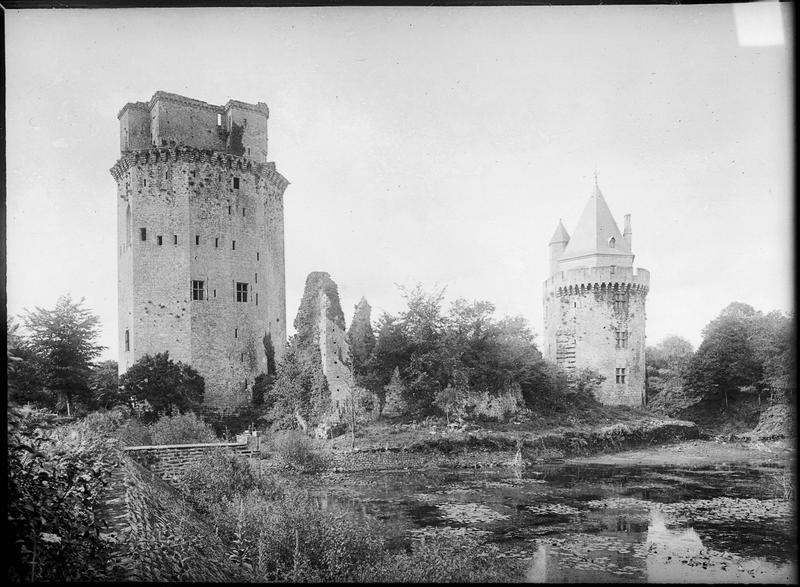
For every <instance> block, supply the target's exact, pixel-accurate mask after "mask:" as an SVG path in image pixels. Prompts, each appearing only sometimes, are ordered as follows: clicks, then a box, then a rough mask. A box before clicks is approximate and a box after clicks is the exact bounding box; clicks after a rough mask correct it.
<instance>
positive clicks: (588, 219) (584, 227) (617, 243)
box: [556, 184, 631, 260]
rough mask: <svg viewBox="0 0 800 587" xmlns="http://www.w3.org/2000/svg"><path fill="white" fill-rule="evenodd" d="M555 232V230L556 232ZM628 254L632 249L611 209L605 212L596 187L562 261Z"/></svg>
mask: <svg viewBox="0 0 800 587" xmlns="http://www.w3.org/2000/svg"><path fill="white" fill-rule="evenodd" d="M556 232H558V231H556ZM612 238H613V239H614V246H613V247H612V246H611V239H612ZM592 254H601V255H626V256H629V255H631V250H630V249H629V248H628V245H627V244H626V243H625V240H624V239H623V238H622V233H621V232H620V231H619V227H618V226H617V223H616V222H615V221H614V217H613V216H612V215H611V210H609V209H608V204H606V200H605V198H603V194H602V193H600V188H599V187H598V186H597V184H595V186H594V192H593V193H592V195H591V196H590V197H589V201H588V202H587V203H586V207H585V208H584V209H583V213H582V214H581V217H580V220H578V225H577V226H576V227H575V232H573V233H572V238H571V239H570V241H569V244H568V245H567V248H566V249H565V250H564V254H563V255H561V257H560V259H561V260H566V259H571V258H574V257H583V256H586V255H592Z"/></svg>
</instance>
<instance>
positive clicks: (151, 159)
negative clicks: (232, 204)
mask: <svg viewBox="0 0 800 587" xmlns="http://www.w3.org/2000/svg"><path fill="white" fill-rule="evenodd" d="M158 163H195V164H205V163H207V164H210V165H214V166H217V167H220V168H224V169H229V170H231V169H235V170H238V171H242V172H249V173H253V174H255V175H256V176H258V177H261V178H263V179H265V180H267V181H268V182H270V183H271V184H272V185H274V186H275V187H276V188H277V189H278V191H279V193H281V194H282V193H283V192H284V190H285V189H286V188H287V187H288V185H289V180H287V179H286V178H285V177H283V175H281V174H280V173H279V172H278V171H277V169H276V168H275V163H274V162H272V161H269V162H267V163H259V162H257V161H253V160H251V159H248V158H246V157H239V156H236V155H232V154H230V153H227V152H223V151H209V150H204V149H196V148H193V147H184V146H170V147H154V148H152V149H144V150H139V151H127V152H125V153H123V154H122V156H121V157H120V158H119V160H118V161H117V162H116V163H115V164H114V166H113V167H112V168H111V169H110V170H109V171H110V172H111V175H112V176H113V177H114V179H115V180H116V181H120V179H121V178H122V177H123V176H124V174H125V173H126V172H127V171H128V170H129V169H130V168H131V167H136V166H140V165H153V164H158Z"/></svg>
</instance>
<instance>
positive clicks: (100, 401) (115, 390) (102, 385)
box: [89, 361, 127, 409]
mask: <svg viewBox="0 0 800 587" xmlns="http://www.w3.org/2000/svg"><path fill="white" fill-rule="evenodd" d="M89 390H90V391H91V392H92V403H93V404H94V405H96V406H100V407H102V408H105V409H108V408H111V407H113V406H115V405H117V404H125V403H127V402H126V401H125V397H124V396H123V394H122V393H120V389H119V373H118V366H117V362H116V361H103V362H101V363H98V364H96V365H94V366H92V371H91V373H90V374H89Z"/></svg>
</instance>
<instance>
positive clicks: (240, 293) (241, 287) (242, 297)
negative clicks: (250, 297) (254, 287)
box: [236, 281, 248, 302]
mask: <svg viewBox="0 0 800 587" xmlns="http://www.w3.org/2000/svg"><path fill="white" fill-rule="evenodd" d="M247 286H248V284H247V283H242V282H240V281H237V282H236V301H237V302H246V301H247Z"/></svg>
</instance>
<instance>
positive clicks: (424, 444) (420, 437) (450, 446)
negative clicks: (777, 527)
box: [270, 417, 700, 471]
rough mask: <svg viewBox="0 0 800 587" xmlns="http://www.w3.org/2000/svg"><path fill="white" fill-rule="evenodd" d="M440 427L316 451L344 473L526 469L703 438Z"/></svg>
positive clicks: (527, 427) (405, 429)
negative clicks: (582, 457)
mask: <svg viewBox="0 0 800 587" xmlns="http://www.w3.org/2000/svg"><path fill="white" fill-rule="evenodd" d="M442 424H444V423H443V422H439V423H435V422H427V423H425V424H423V425H420V424H414V423H394V424H393V423H385V422H381V423H373V424H371V425H370V426H368V427H365V428H363V429H362V430H361V431H360V433H359V435H358V437H357V442H356V449H355V450H351V448H350V444H349V436H348V435H345V436H342V437H339V438H335V439H333V440H331V441H327V442H322V443H319V444H318V447H319V449H320V450H321V452H322V454H323V455H324V457H325V459H326V461H327V465H328V466H329V467H330V468H333V469H335V470H340V471H357V470H368V469H406V468H409V469H411V468H424V467H446V468H484V467H503V466H524V465H526V464H532V463H535V462H540V461H548V460H558V459H564V458H567V457H574V456H585V455H590V454H598V453H606V452H618V451H621V450H627V449H632V448H640V447H645V446H651V445H658V444H664V443H672V442H678V441H682V440H689V439H695V438H699V437H700V432H699V430H698V428H697V427H696V426H695V425H694V424H693V423H692V422H686V421H680V420H658V419H653V418H641V417H640V418H629V419H628V420H627V421H626V422H624V423H615V424H605V425H594V426H590V425H586V424H578V425H576V426H571V427H566V426H562V427H557V428H553V429H550V430H546V431H542V430H536V428H535V426H534V425H533V423H531V422H530V421H529V422H520V423H517V424H499V425H494V426H493V425H491V424H489V425H483V426H481V427H478V426H470V425H467V426H447V425H444V426H442ZM270 460H274V459H270ZM275 465H277V466H280V463H278V462H275Z"/></svg>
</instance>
